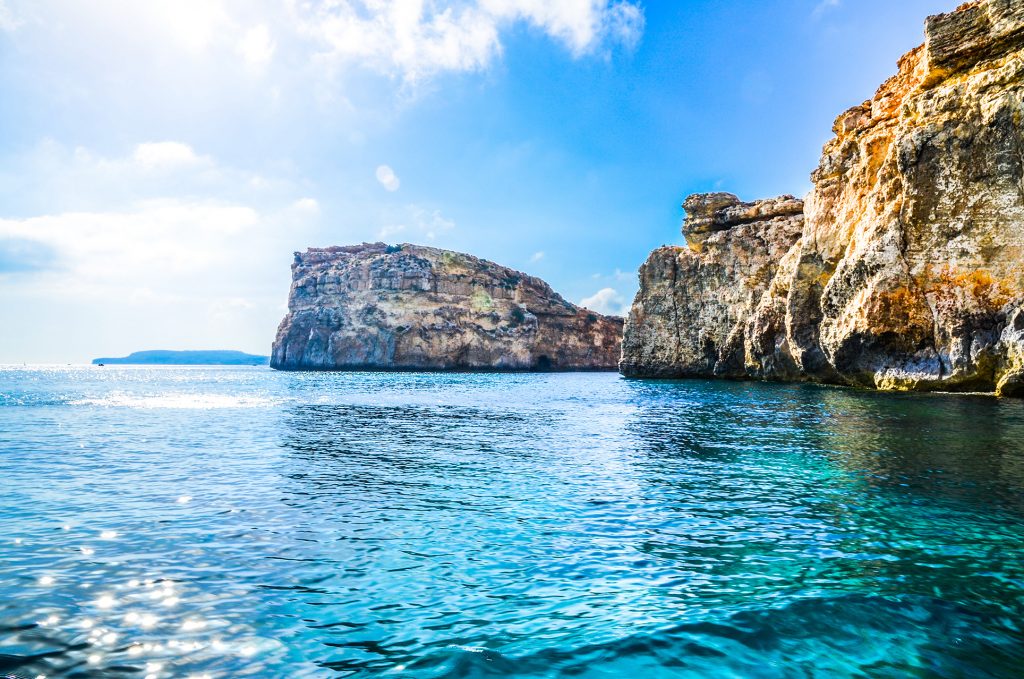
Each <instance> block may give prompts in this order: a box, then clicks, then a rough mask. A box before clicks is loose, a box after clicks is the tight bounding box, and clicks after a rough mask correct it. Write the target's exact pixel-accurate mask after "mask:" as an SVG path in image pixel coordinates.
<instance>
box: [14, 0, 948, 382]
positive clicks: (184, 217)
mask: <svg viewBox="0 0 1024 679" xmlns="http://www.w3.org/2000/svg"><path fill="white" fill-rule="evenodd" d="M956 4H958V3H957V2H956V0H943V1H940V0H901V1H900V2H898V3H895V2H892V1H891V0H824V1H822V0H779V1H778V2H762V1H754V0H676V1H673V2H652V1H646V2H644V1H642V0H561V1H558V2H555V1H552V0H458V1H455V0H452V1H450V2H444V1H442V0H437V1H436V2H429V1H425V0H394V1H391V2H385V1H383V0H246V1H242V0H239V1H233V0H151V1H149V2H146V3H136V2H132V1H131V0H93V1H91V2H88V3H87V2H66V1H63V2H57V1H51V0H0V129H3V130H4V132H5V133H4V134H3V135H0V314H2V317H3V319H4V321H5V323H4V325H5V331H4V332H3V333H2V334H0V362H81V361H86V360H88V359H90V358H92V357H94V356H99V355H114V354H119V353H127V352H129V351H133V350H138V349H150V348H236V349H242V350H246V351H252V352H256V353H268V351H269V346H270V342H271V340H272V338H273V334H274V331H275V329H276V326H277V323H278V322H279V321H280V319H281V317H282V316H283V314H284V308H285V303H286V299H287V289H288V283H289V265H290V262H291V258H292V256H291V253H292V252H293V251H294V250H299V249H305V248H306V247H308V246H322V245H334V244H348V243H357V242H362V241H376V240H385V241H388V242H416V243H422V244H428V245H435V246H438V247H444V248H450V249H455V250H461V251H465V252H470V253H473V254H475V255H478V256H481V257H485V258H488V259H492V260H495V261H497V262H499V263H501V264H505V265H508V266H512V267H514V268H518V269H521V270H524V271H526V272H528V273H531V274H534V275H538V276H541V277H542V278H544V279H545V280H547V281H548V282H549V283H551V284H552V285H553V286H554V287H555V289H556V290H558V291H559V292H561V293H562V294H563V295H565V296H566V297H567V298H569V299H571V300H572V301H574V302H581V301H584V300H586V301H587V303H588V305H589V306H592V307H594V308H597V309H598V310H601V311H611V312H618V311H622V310H623V309H624V308H625V306H626V305H627V304H628V302H629V300H630V298H631V297H632V295H633V294H634V292H635V290H636V269H637V267H638V266H639V265H640V264H641V263H642V262H643V260H644V259H645V258H646V256H647V254H648V253H649V252H650V250H651V249H653V248H655V247H657V246H660V245H663V244H666V243H678V242H681V236H680V234H679V226H680V222H681V219H682V211H681V209H680V207H679V205H680V204H681V202H682V200H683V198H685V196H686V195H688V194H690V193H694V192H700V191H710V190H724V191H731V192H733V193H736V194H738V195H740V196H741V197H743V198H746V199H754V198H760V197H768V196H775V195H779V194H782V193H792V194H796V195H803V194H804V193H806V191H807V190H808V189H809V188H810V183H809V179H808V177H809V174H810V172H811V170H812V169H813V168H814V166H815V165H816V163H817V159H818V156H819V153H820V149H821V146H822V144H823V143H824V142H825V141H827V139H828V138H829V136H830V134H831V132H830V130H831V126H832V122H833V120H834V119H835V117H836V116H837V115H838V114H839V113H841V112H842V111H843V110H845V109H846V108H848V107H849V106H852V105H855V104H857V103H860V102H861V101H863V100H864V99H867V98H868V97H870V96H871V94H872V93H873V92H874V90H875V89H876V88H877V86H878V85H879V84H881V83H882V81H883V80H884V79H885V78H887V77H888V76H890V75H892V74H893V73H894V72H895V68H896V66H895V64H896V60H897V58H898V57H899V56H900V55H901V54H903V53H904V52H906V51H908V50H909V49H911V48H913V47H914V46H916V45H917V44H919V43H920V42H921V41H922V39H923V22H924V18H925V16H927V15H929V14H935V13H937V12H942V11H950V10H952V9H953V8H954V6H955V5H956Z"/></svg>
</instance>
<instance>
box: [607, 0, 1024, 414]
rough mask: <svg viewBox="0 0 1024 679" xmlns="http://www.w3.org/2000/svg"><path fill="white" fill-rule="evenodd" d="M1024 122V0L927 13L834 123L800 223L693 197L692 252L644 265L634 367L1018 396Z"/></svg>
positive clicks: (629, 368) (671, 253)
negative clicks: (888, 67)
mask: <svg viewBox="0 0 1024 679" xmlns="http://www.w3.org/2000/svg"><path fill="white" fill-rule="evenodd" d="M1022 125H1024V3H1022V2H1019V1H1018V0H978V1H976V2H970V3H967V4H965V5H962V6H961V7H960V8H958V9H957V10H956V11H954V12H952V13H950V14H944V15H940V16H936V17H931V18H929V19H928V21H927V24H926V42H925V44H924V45H923V46H922V47H920V48H918V49H916V50H914V51H912V52H911V53H909V54H908V55H906V56H905V57H904V58H903V59H902V60H901V61H900V65H899V72H898V74H897V75H896V76H895V77H893V78H892V79H890V80H889V81H888V82H886V83H885V84H884V85H882V87H881V88H880V89H879V91H878V92H877V94H876V95H875V96H874V98H873V99H871V100H869V101H867V102H865V103H864V104H861V105H860V106H857V107H854V108H853V109H851V110H849V111H847V112H846V113H844V114H843V115H841V116H840V117H839V118H838V120H837V121H836V124H835V127H834V131H835V134H836V137H835V138H834V139H833V140H832V141H830V142H829V143H828V144H827V145H826V146H825V149H824V153H823V157H822V160H821V163H820V165H819V167H818V169H817V170H815V172H814V173H813V175H812V180H813V183H814V188H813V190H812V191H811V193H810V194H809V196H808V197H807V199H806V204H805V207H804V214H803V219H802V225H801V226H799V227H797V221H798V219H797V217H796V216H795V215H790V216H788V217H785V218H782V217H778V216H776V217H772V218H769V219H766V217H768V216H769V215H772V214H773V210H776V208H775V207H774V205H776V204H777V203H778V201H768V202H761V203H751V204H739V205H738V204H737V203H738V201H737V200H736V199H735V198H734V197H732V196H726V197H723V196H722V195H721V194H714V195H712V196H705V197H695V198H691V199H689V200H688V201H687V205H686V208H687V213H688V219H687V222H686V226H685V227H684V233H686V235H687V242H688V246H689V247H687V248H676V249H665V248H663V249H661V250H657V251H655V253H654V254H652V255H651V258H650V260H648V262H647V264H645V265H644V268H643V269H642V270H641V290H640V293H639V294H638V296H637V299H636V302H635V303H634V306H633V309H632V312H631V314H630V317H629V319H628V320H627V324H626V330H625V338H624V342H623V360H622V370H623V372H625V373H626V374H629V375H651V376H685V375H706V376H729V377H743V376H747V377H757V378H768V379H809V380H817V381H825V382H835V383H844V384H851V385H858V386H867V387H875V388H881V389H908V390H983V391H997V392H998V393H1001V394H1006V395H1010V394H1019V393H1021V392H1022V391H1024V344H1022V342H1024V127H1022ZM760 206H764V207H760ZM709 210H710V212H709ZM762 213H763V214H762ZM741 215H747V216H741ZM752 232H754V233H756V236H755V237H754V240H752ZM708 234H711V235H710V236H709V235H708ZM787 242H788V244H787ZM765 277H767V280H766V278H765Z"/></svg>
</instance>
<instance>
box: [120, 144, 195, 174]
mask: <svg viewBox="0 0 1024 679" xmlns="http://www.w3.org/2000/svg"><path fill="white" fill-rule="evenodd" d="M132 158H133V159H134V160H135V162H136V163H138V164H139V165H141V166H143V167H145V168H150V169H166V168H178V167H182V166H187V165H196V164H197V163H199V162H201V159H200V157H199V156H197V155H196V152H195V151H193V150H192V147H191V146H189V145H188V144H182V143H181V142H177V141H160V142H147V143H145V144H139V145H138V146H136V147H135V152H134V153H133V154H132Z"/></svg>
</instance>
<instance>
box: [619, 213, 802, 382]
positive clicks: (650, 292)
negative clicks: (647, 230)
mask: <svg viewBox="0 0 1024 679" xmlns="http://www.w3.org/2000/svg"><path fill="white" fill-rule="evenodd" d="M685 208H686V211H687V215H688V219H687V220H686V224H685V226H684V227H683V233H684V234H685V235H686V239H687V242H688V243H689V244H690V247H682V248H681V247H664V248H660V249H658V250H655V251H654V252H653V253H652V254H651V256H650V258H649V259H648V260H647V263H645V264H644V265H643V266H642V267H641V268H640V294H639V295H638V296H637V299H636V302H635V303H634V304H633V309H632V312H631V313H630V318H629V322H628V326H627V331H626V333H625V337H624V339H623V352H622V363H621V364H620V369H621V370H622V371H623V372H624V373H625V374H627V375H648V376H656V377H681V376H688V377H695V376H701V375H705V376H716V377H743V376H745V375H747V374H762V373H763V371H762V369H761V368H759V367H755V366H754V363H755V362H758V361H765V362H767V361H771V360H772V359H771V358H770V357H768V356H764V357H762V356H761V354H760V352H759V351H758V350H757V349H755V348H754V347H753V344H752V343H753V342H755V340H756V334H757V328H755V327H754V325H753V324H752V323H751V319H753V317H754V314H755V312H756V310H757V308H758V305H759V304H760V302H761V300H762V299H763V298H764V297H765V295H766V294H767V292H768V288H769V286H770V285H771V284H772V281H773V279H774V278H775V275H776V273H777V271H778V268H779V261H780V260H781V259H782V257H783V256H784V255H785V254H786V252H787V251H788V250H789V249H790V248H791V247H792V246H793V244H794V243H796V241H797V239H798V238H799V237H800V233H801V230H802V229H803V224H804V217H803V202H802V201H799V200H796V199H795V198H793V197H792V196H783V197H781V198H778V199H775V200H767V201H760V202H757V203H741V202H740V200H739V199H738V198H737V197H736V196H733V195H731V194H728V193H714V194H708V195H699V196H691V197H690V198H688V199H687V201H686V205H685ZM751 371H752V372H751Z"/></svg>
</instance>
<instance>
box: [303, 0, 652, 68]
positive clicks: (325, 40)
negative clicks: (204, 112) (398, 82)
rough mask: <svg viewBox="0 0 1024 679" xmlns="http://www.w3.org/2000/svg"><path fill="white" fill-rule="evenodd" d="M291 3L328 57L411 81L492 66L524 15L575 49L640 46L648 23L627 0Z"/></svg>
mask: <svg viewBox="0 0 1024 679" xmlns="http://www.w3.org/2000/svg"><path fill="white" fill-rule="evenodd" d="M291 7H292V14H293V16H294V17H295V20H296V23H297V25H298V26H299V30H300V32H301V33H302V34H303V35H305V36H307V37H308V38H309V39H311V40H313V41H315V42H316V43H318V44H319V46H320V52H319V57H320V58H321V59H322V60H325V61H327V62H330V63H334V64H347V63H354V64H357V65H360V66H363V67H368V68H370V69H373V70H376V71H378V72H382V73H385V74H388V75H397V76H400V77H401V78H402V79H403V80H404V81H406V82H416V81H419V80H423V79H425V78H428V77H430V76H431V75H434V74H436V73H439V72H443V71H476V70H482V69H485V68H486V67H488V66H489V65H490V64H491V62H492V61H493V60H494V58H495V57H496V56H498V55H500V54H501V51H502V45H501V40H500V33H501V31H502V30H503V29H504V28H505V27H506V26H508V25H511V24H514V23H516V22H525V23H527V24H528V25H531V26H533V27H535V28H537V29H539V30H541V31H542V32H544V33H546V34H547V35H549V36H551V37H552V38H554V39H556V40H558V41H559V42H561V43H562V44H564V45H565V46H566V47H567V48H568V49H569V51H570V52H571V53H572V54H573V55H575V56H582V55H584V54H587V53H590V52H593V51H595V50H596V49H598V48H599V47H600V46H603V45H607V44H614V43H617V44H622V45H625V46H627V47H632V46H634V45H635V44H636V43H637V42H638V41H639V39H640V37H641V35H642V34H643V29H644V14H643V10H642V9H641V7H640V6H639V5H638V4H637V3H635V2H632V1H627V0H586V1H582V2H581V1H575V2H547V1H544V0H475V1H470V2H447V3H436V4H435V3H429V2H424V0H396V1H395V2H388V3H384V2H379V1H376V0H330V1H326V0H324V1H317V0H310V1H306V2H296V1H295V0H292V2H291Z"/></svg>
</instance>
